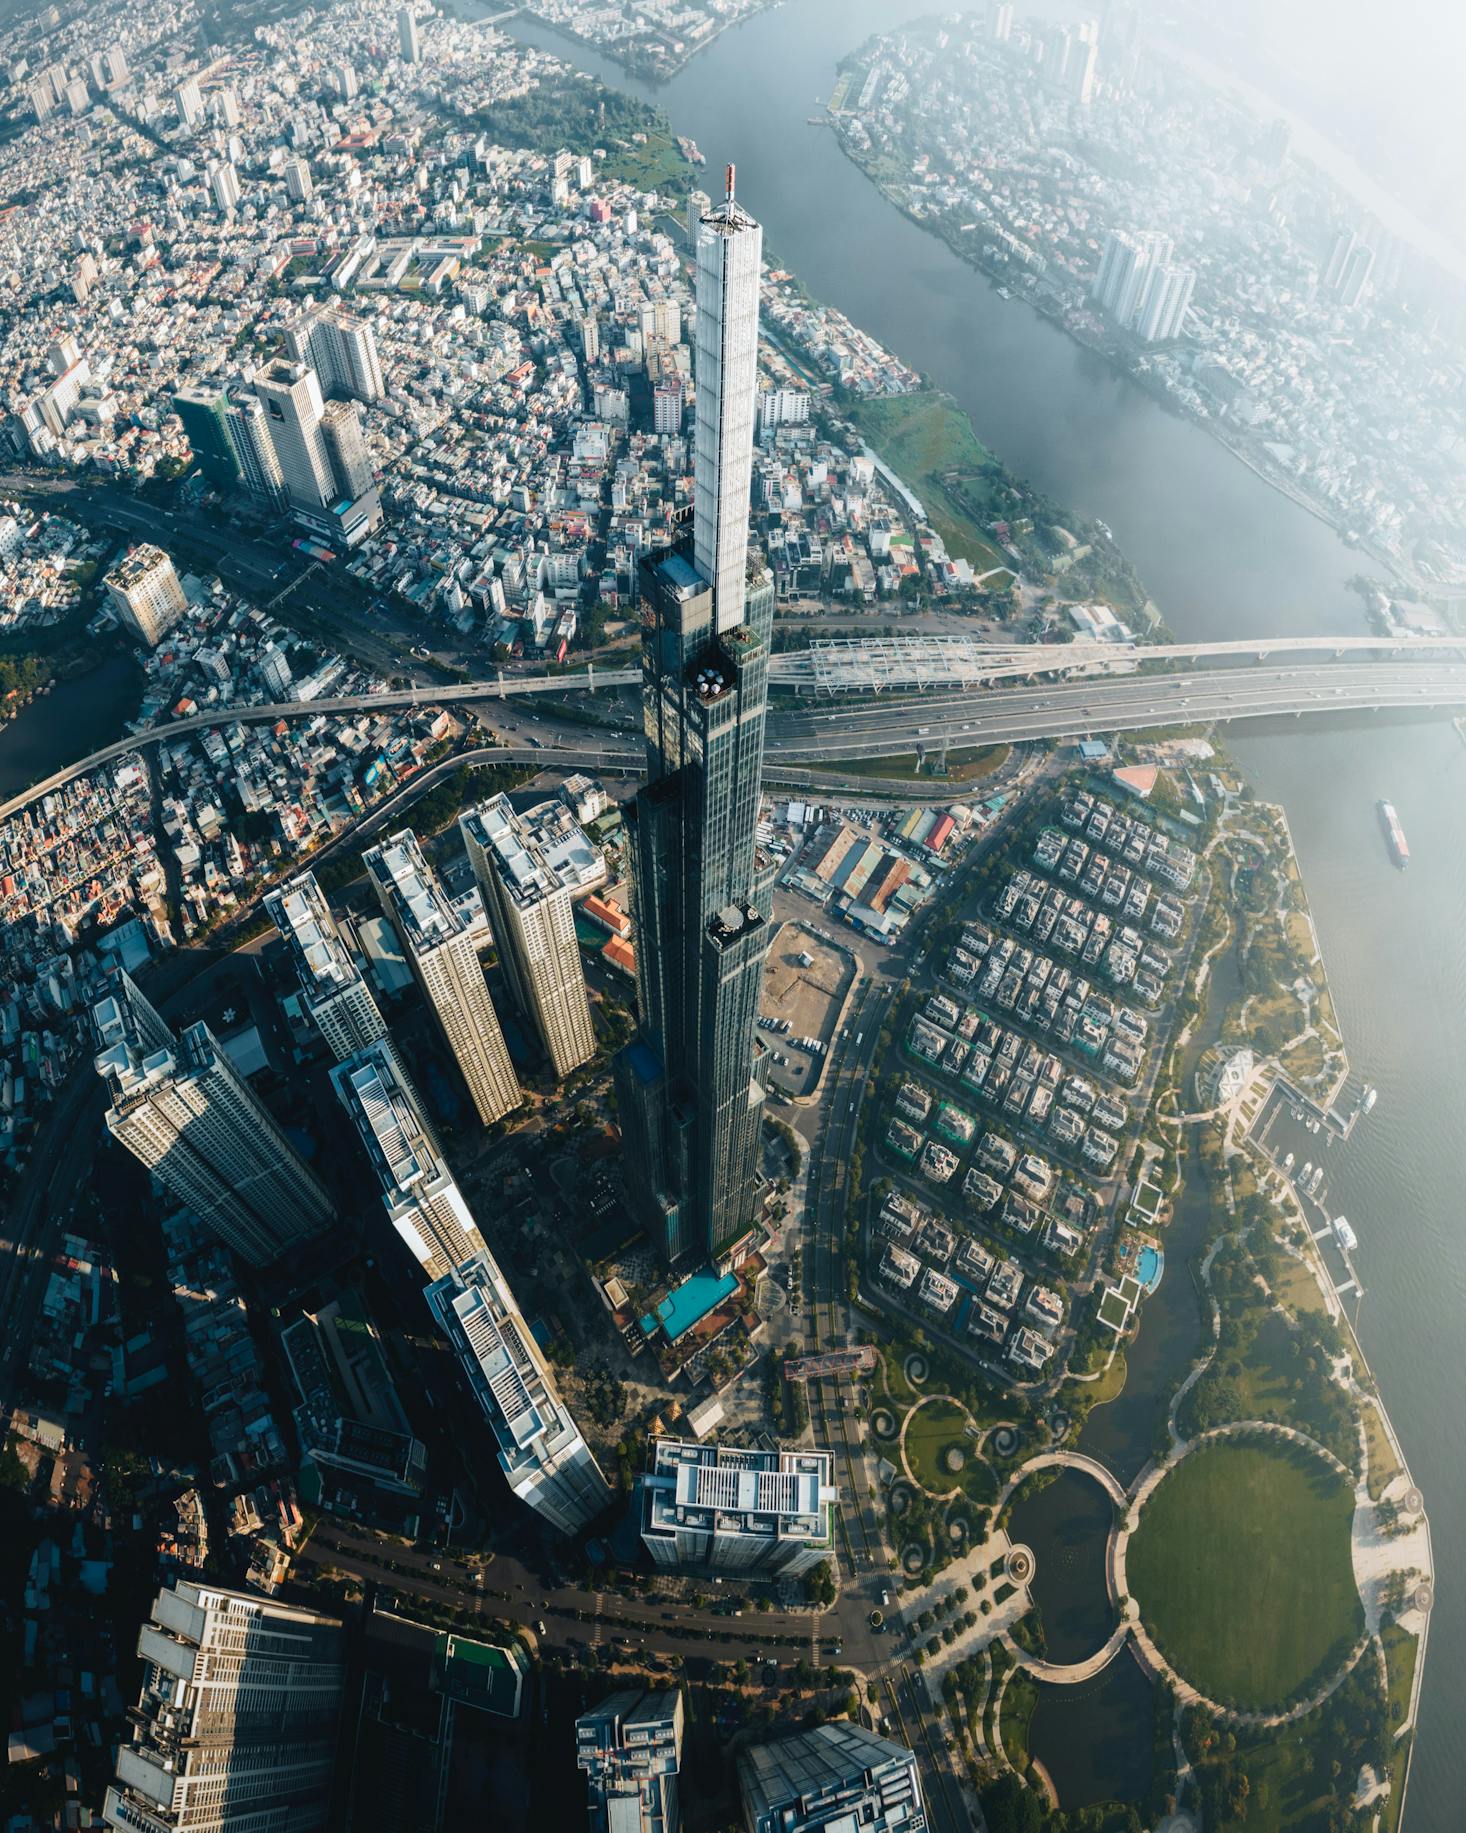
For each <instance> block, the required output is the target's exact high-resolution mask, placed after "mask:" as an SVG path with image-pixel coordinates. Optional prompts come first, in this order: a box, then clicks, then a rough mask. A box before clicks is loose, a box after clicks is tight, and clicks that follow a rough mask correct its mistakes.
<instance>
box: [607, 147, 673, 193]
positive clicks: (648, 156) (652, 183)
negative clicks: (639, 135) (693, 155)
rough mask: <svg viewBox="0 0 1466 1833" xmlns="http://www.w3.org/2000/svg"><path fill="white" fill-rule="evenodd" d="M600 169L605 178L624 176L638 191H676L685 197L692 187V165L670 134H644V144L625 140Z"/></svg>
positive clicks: (621, 177) (622, 177)
mask: <svg viewBox="0 0 1466 1833" xmlns="http://www.w3.org/2000/svg"><path fill="white" fill-rule="evenodd" d="M601 170H602V172H603V173H604V174H605V175H606V177H608V178H620V179H624V180H625V182H626V183H627V184H629V185H635V186H636V188H637V189H638V190H639V191H677V192H680V193H681V194H682V195H683V196H684V197H685V196H686V194H687V193H688V192H689V191H690V190H691V189H692V180H693V168H692V167H691V166H690V165H688V163H687V161H686V160H685V159H684V158H683V157H682V155H681V153H679V152H678V150H677V147H676V144H675V142H674V141H673V139H672V136H671V135H670V134H663V133H655V132H653V133H649V134H648V135H647V138H646V145H645V146H637V145H636V144H635V143H634V142H627V143H626V144H625V145H622V146H619V147H617V149H616V151H615V152H614V153H612V154H611V156H610V158H609V159H608V160H607V161H606V163H605V165H604V166H603V167H602V168H601Z"/></svg>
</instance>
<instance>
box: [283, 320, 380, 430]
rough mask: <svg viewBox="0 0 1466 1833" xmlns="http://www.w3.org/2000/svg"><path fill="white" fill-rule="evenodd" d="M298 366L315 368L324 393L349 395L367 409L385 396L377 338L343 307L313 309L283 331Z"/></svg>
mask: <svg viewBox="0 0 1466 1833" xmlns="http://www.w3.org/2000/svg"><path fill="white" fill-rule="evenodd" d="M285 342H286V346H287V348H288V349H289V351H290V354H291V356H292V357H293V358H294V359H295V361H296V362H298V363H305V364H307V365H308V366H309V367H310V368H312V369H314V370H315V372H316V374H317V376H319V378H320V385H321V387H322V388H323V389H325V391H326V393H327V394H342V395H350V396H351V397H352V399H353V400H356V401H364V402H365V403H366V404H367V405H368V406H370V405H371V404H372V402H373V401H380V400H381V398H382V396H383V395H384V394H386V392H387V389H386V384H385V383H384V382H383V380H382V365H381V362H380V360H379V359H378V356H377V337H376V333H375V332H374V331H373V330H372V327H371V326H370V325H369V324H368V323H367V321H366V320H365V319H364V318H358V317H357V316H356V314H355V313H353V312H348V311H347V310H346V308H345V307H344V306H336V305H322V306H315V307H313V308H312V309H311V310H310V311H309V312H307V313H305V315H304V316H303V317H301V318H298V319H297V320H296V321H295V323H294V324H292V325H290V326H288V327H287V328H286V332H285Z"/></svg>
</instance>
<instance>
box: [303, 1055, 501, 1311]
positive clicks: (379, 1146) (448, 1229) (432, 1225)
mask: <svg viewBox="0 0 1466 1833" xmlns="http://www.w3.org/2000/svg"><path fill="white" fill-rule="evenodd" d="M331 1086H332V1087H333V1088H334V1089H335V1091H336V1096H337V1099H338V1100H339V1101H340V1103H341V1105H342V1106H343V1107H344V1108H345V1109H346V1111H347V1113H348V1114H349V1115H350V1116H351V1120H352V1124H353V1125H354V1126H355V1127H356V1130H357V1132H358V1134H360V1136H361V1143H362V1145H363V1146H364V1147H365V1148H366V1153H367V1157H368V1158H370V1159H371V1161H372V1169H373V1170H374V1171H375V1172H376V1174H377V1179H378V1182H379V1183H380V1184H381V1186H382V1201H383V1203H384V1204H385V1205H386V1207H387V1215H388V1218H389V1220H390V1221H391V1223H392V1226H393V1228H395V1229H396V1230H397V1233H398V1234H399V1235H401V1237H402V1239H403V1240H404V1241H405V1242H406V1243H407V1245H408V1247H409V1248H410V1249H411V1250H412V1257H413V1259H414V1260H416V1261H417V1263H418V1265H419V1266H420V1267H421V1268H422V1270H423V1272H424V1273H425V1274H426V1275H427V1277H428V1278H429V1279H443V1278H446V1277H447V1275H448V1274H449V1273H451V1272H452V1271H453V1269H454V1267H456V1266H460V1265H462V1263H463V1262H464V1261H465V1260H470V1259H472V1258H473V1256H474V1255H475V1254H481V1253H483V1252H485V1247H484V1238H483V1236H482V1235H481V1234H480V1233H479V1231H478V1224H477V1223H476V1222H475V1221H474V1219H473V1215H472V1213H471V1212H470V1210H469V1207H468V1205H467V1203H465V1202H464V1200H463V1193H462V1191H460V1190H459V1188H458V1186H457V1184H456V1183H455V1182H454V1181H453V1174H452V1173H451V1172H450V1171H449V1169H448V1167H447V1165H446V1164H445V1163H444V1162H443V1155H442V1151H441V1149H440V1148H439V1146H438V1142H437V1141H436V1140H435V1139H434V1138H433V1135H432V1130H431V1129H430V1128H429V1126H428V1123H427V1121H426V1120H425V1119H424V1118H423V1115H422V1110H421V1109H420V1108H419V1107H418V1104H417V1097H416V1096H415V1095H414V1093H413V1091H412V1089H411V1087H410V1086H409V1084H408V1081H407V1078H406V1077H405V1076H404V1075H403V1073H402V1069H401V1066H400V1064H399V1063H398V1061H397V1056H396V1053H395V1052H394V1050H393V1049H392V1046H391V1044H389V1043H388V1042H387V1041H386V1040H385V1039H383V1040H382V1041H381V1042H380V1043H376V1044H372V1045H370V1046H369V1047H368V1048H367V1049H365V1050H361V1051H358V1052H357V1054H356V1055H355V1056H353V1057H348V1058H347V1059H346V1061H345V1062H344V1063H338V1064H337V1066H336V1068H335V1069H333V1070H332V1071H331Z"/></svg>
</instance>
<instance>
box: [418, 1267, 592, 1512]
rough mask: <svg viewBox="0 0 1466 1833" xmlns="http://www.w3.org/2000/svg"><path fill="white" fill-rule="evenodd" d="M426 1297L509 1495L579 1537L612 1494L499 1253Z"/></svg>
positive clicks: (460, 1271)
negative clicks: (478, 1411) (486, 1430)
mask: <svg viewBox="0 0 1466 1833" xmlns="http://www.w3.org/2000/svg"><path fill="white" fill-rule="evenodd" d="M426 1296H427V1301H428V1305H429V1307H430V1309H431V1310H432V1313H433V1316H434V1317H435V1318H436V1319H437V1321H438V1324H439V1326H440V1328H441V1329H442V1331H443V1334H444V1335H445V1336H446V1337H447V1339H448V1341H449V1343H450V1344H451V1345H452V1347H453V1352H454V1354H455V1355H456V1356H457V1357H458V1361H459V1364H460V1366H461V1367H462V1369H463V1372H464V1374H465V1376H466V1377H467V1379H468V1384H469V1386H470V1388H471V1389H472V1390H473V1395H474V1398H475V1399H476V1400H477V1401H478V1403H479V1406H480V1407H481V1408H482V1409H483V1413H484V1417H485V1418H486V1419H487V1420H488V1422H489V1427H490V1430H491V1431H492V1432H493V1434H494V1438H495V1440H496V1442H497V1443H498V1446H499V1468H500V1469H501V1470H502V1471H503V1472H504V1477H505V1480H506V1481H507V1482H508V1484H509V1487H510V1489H511V1490H513V1492H514V1494H515V1495H516V1496H518V1497H519V1499H520V1501H521V1502H524V1503H527V1504H528V1506H529V1507H530V1508H532V1509H534V1510H535V1511H536V1512H537V1513H538V1514H540V1515H543V1516H544V1518H545V1520H546V1521H548V1522H549V1523H550V1524H551V1526H552V1527H556V1528H558V1529H559V1530H560V1531H561V1533H563V1534H574V1533H578V1532H579V1530H580V1529H581V1528H583V1527H585V1526H586V1525H587V1524H588V1523H589V1522H591V1521H593V1520H594V1519H595V1517H596V1516H597V1515H598V1514H600V1512H601V1510H602V1509H603V1508H605V1507H606V1506H607V1505H608V1504H609V1502H610V1500H611V1488H610V1485H609V1484H608V1483H607V1482H606V1479H605V1478H604V1477H603V1476H602V1475H601V1470H600V1466H599V1465H598V1464H597V1463H596V1460H595V1458H594V1457H593V1456H592V1454H591V1449H590V1446H589V1445H587V1444H586V1442H585V1440H584V1439H583V1438H582V1437H581V1434H580V1428H579V1427H578V1426H577V1425H576V1423H575V1421H574V1420H573V1419H572V1418H571V1416H570V1412H569V1410H568V1409H567V1407H566V1406H565V1403H564V1401H562V1400H561V1398H560V1393H559V1390H558V1389H557V1387H556V1386H555V1378H554V1376H553V1375H552V1374H551V1373H550V1370H549V1367H548V1365H547V1364H546V1362H545V1359H544V1357H543V1356H542V1355H541V1354H540V1349H539V1345H538V1344H537V1343H536V1342H535V1340H534V1337H533V1336H532V1335H531V1333H530V1329H529V1326H528V1325H527V1324H526V1323H525V1321H524V1319H523V1317H522V1316H521V1315H520V1312H519V1307H518V1306H517V1305H516V1304H515V1302H514V1294H513V1293H512V1292H511V1291H510V1290H509V1287H508V1285H507V1284H506V1283H505V1280H504V1275H503V1274H502V1273H501V1272H500V1271H499V1267H498V1264H497V1262H496V1261H495V1260H494V1257H493V1255H492V1254H490V1253H488V1252H487V1251H485V1252H484V1253H482V1254H477V1255H475V1256H474V1257H473V1258H472V1259H471V1260H467V1261H465V1262H464V1263H463V1265H462V1266H460V1267H456V1268H455V1269H454V1270H453V1272H452V1273H450V1274H449V1275H448V1277H447V1278H446V1279H440V1280H439V1281H438V1282H437V1283H436V1284H435V1285H431V1286H429V1287H428V1289H427V1294H426Z"/></svg>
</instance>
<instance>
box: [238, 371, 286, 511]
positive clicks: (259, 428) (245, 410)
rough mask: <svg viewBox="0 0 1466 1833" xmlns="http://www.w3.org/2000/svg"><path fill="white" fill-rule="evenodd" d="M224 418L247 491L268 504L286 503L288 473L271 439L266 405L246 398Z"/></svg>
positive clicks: (254, 399) (253, 398) (251, 397)
mask: <svg viewBox="0 0 1466 1833" xmlns="http://www.w3.org/2000/svg"><path fill="white" fill-rule="evenodd" d="M224 418H225V422H226V425H227V426H228V429H229V442H230V444H231V445H232V446H233V448H234V456H235V457H236V458H237V459H238V460H239V475H240V476H241V477H242V478H243V480H244V484H245V488H246V489H247V490H250V491H252V492H253V493H254V494H255V495H256V496H258V497H261V498H263V499H264V501H265V502H267V503H281V502H283V501H284V499H285V473H284V472H283V471H282V470H281V469H280V460H279V458H278V457H277V456H276V453H275V442H274V440H273V439H272V438H271V437H270V416H269V414H268V413H267V412H266V411H265V404H264V402H263V401H261V400H260V398H259V397H258V396H257V395H244V396H243V397H242V398H241V399H240V400H238V401H231V402H230V404H229V407H228V409H227V410H226V413H225V416H224Z"/></svg>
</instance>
